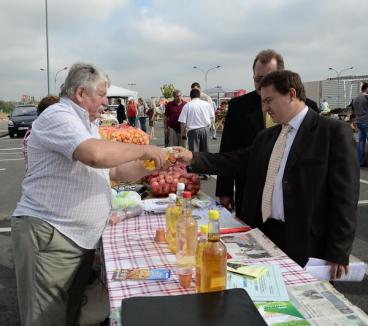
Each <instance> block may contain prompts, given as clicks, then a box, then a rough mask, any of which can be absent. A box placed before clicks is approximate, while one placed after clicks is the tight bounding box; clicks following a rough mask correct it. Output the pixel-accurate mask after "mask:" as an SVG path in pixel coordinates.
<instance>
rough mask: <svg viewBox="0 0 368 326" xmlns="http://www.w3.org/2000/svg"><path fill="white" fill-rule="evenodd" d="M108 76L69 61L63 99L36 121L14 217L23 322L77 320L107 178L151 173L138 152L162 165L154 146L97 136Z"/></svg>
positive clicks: (104, 215) (106, 200) (106, 209)
mask: <svg viewBox="0 0 368 326" xmlns="http://www.w3.org/2000/svg"><path fill="white" fill-rule="evenodd" d="M108 86H109V79H108V77H107V75H106V74H105V73H103V72H102V71H101V70H100V69H99V68H97V67H95V66H93V65H90V64H84V63H79V64H74V65H73V66H72V67H71V69H70V71H69V74H68V76H67V78H66V80H65V83H64V85H63V87H62V90H61V99H60V103H57V104H54V105H53V106H51V107H50V109H49V110H46V111H45V112H44V113H43V114H42V115H41V116H40V117H39V118H38V119H37V120H36V121H35V122H34V124H33V128H32V133H31V136H30V138H29V141H28V170H27V173H26V176H25V178H24V180H23V184H22V197H21V199H20V202H19V203H18V205H17V207H16V209H15V211H14V213H13V218H12V240H13V250H14V262H15V271H16V279H17V290H18V301H19V310H20V319H21V323H22V325H76V324H77V323H78V318H79V312H80V306H81V298H82V294H83V292H84V290H85V287H86V285H87V281H88V278H89V275H90V272H91V266H92V262H93V257H94V248H95V247H96V245H97V243H98V241H99V239H100V237H101V235H102V232H103V230H104V228H105V226H106V222H107V220H108V217H109V213H110V209H111V190H110V178H111V179H114V180H123V181H128V180H135V179H137V178H139V177H142V176H144V175H145V174H148V173H149V172H148V171H147V170H146V169H145V168H144V166H143V160H146V159H153V160H155V162H156V164H157V166H158V167H161V166H163V164H164V162H165V155H164V153H163V151H162V150H161V149H160V148H158V147H155V146H150V145H146V146H139V145H133V144H124V143H119V142H109V141H105V140H102V139H100V136H99V133H98V129H97V127H96V125H95V124H94V123H93V121H94V120H95V119H97V118H98V117H99V109H100V107H101V105H107V97H106V92H107V87H108Z"/></svg>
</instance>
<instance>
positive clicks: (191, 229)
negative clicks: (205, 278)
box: [176, 192, 198, 274]
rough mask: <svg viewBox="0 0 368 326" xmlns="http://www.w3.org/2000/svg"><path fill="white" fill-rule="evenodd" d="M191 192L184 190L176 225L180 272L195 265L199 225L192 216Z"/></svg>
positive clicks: (178, 267) (177, 257)
mask: <svg viewBox="0 0 368 326" xmlns="http://www.w3.org/2000/svg"><path fill="white" fill-rule="evenodd" d="M190 199H191V196H190V192H184V202H183V210H182V214H181V216H180V218H179V220H178V222H177V227H176V264H177V269H178V273H179V274H185V273H187V272H188V271H190V270H192V269H193V268H194V267H195V254H196V249H197V241H198V239H197V232H198V225H197V222H196V220H195V219H193V217H192V209H191V203H190Z"/></svg>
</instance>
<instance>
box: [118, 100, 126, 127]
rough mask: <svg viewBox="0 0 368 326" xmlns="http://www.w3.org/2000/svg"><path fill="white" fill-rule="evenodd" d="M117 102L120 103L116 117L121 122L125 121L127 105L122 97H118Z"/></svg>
mask: <svg viewBox="0 0 368 326" xmlns="http://www.w3.org/2000/svg"><path fill="white" fill-rule="evenodd" d="M116 102H117V103H118V107H117V108H116V118H117V119H118V121H119V123H123V122H124V121H126V119H127V117H126V114H125V106H124V105H123V103H122V102H121V99H120V98H118V99H117V100H116Z"/></svg>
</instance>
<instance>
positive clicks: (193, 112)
mask: <svg viewBox="0 0 368 326" xmlns="http://www.w3.org/2000/svg"><path fill="white" fill-rule="evenodd" d="M200 96H201V92H200V90H199V89H196V88H194V89H192V90H191V91H190V98H191V99H192V100H191V101H190V102H189V103H187V104H185V105H184V107H183V109H182V111H181V113H180V116H179V119H178V121H179V122H180V130H181V136H182V137H183V138H185V137H186V136H187V137H188V148H189V149H190V150H193V151H198V152H208V151H209V148H208V143H209V136H210V126H211V123H212V121H214V119H215V114H214V112H213V108H212V106H211V104H209V103H208V102H206V101H203V100H201V99H200Z"/></svg>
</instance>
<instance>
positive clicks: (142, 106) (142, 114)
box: [138, 97, 148, 132]
mask: <svg viewBox="0 0 368 326" xmlns="http://www.w3.org/2000/svg"><path fill="white" fill-rule="evenodd" d="M147 111H148V107H147V104H146V102H145V101H144V99H143V97H140V98H139V99H138V119H139V124H140V126H141V129H142V131H144V132H147V127H146V121H147Z"/></svg>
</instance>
